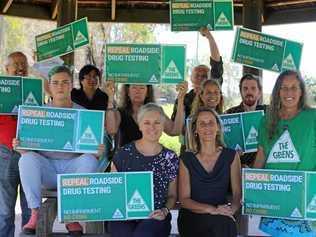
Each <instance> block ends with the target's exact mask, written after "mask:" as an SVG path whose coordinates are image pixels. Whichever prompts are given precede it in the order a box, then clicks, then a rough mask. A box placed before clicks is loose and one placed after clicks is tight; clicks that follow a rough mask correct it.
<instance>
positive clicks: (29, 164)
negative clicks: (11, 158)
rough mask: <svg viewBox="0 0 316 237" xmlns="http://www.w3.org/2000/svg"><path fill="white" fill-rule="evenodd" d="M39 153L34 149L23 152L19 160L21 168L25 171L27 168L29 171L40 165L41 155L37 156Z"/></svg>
mask: <svg viewBox="0 0 316 237" xmlns="http://www.w3.org/2000/svg"><path fill="white" fill-rule="evenodd" d="M37 156H38V155H37V153H36V152H34V151H29V152H26V153H23V154H22V155H21V157H20V160H19V169H20V171H22V172H23V170H27V171H28V172H29V171H30V169H34V167H36V166H37V165H38V162H39V160H38V159H39V157H37Z"/></svg>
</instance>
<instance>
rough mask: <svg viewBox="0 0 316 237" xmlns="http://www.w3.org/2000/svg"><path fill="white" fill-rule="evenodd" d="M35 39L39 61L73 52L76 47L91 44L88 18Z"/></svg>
mask: <svg viewBox="0 0 316 237" xmlns="http://www.w3.org/2000/svg"><path fill="white" fill-rule="evenodd" d="M35 41H36V54H37V60H38V61H43V60H47V59H49V58H52V57H56V56H62V55H65V54H68V53H71V52H73V51H74V50H75V49H77V48H79V47H81V46H84V45H87V44H89V33H88V21H87V18H82V19H80V20H78V21H74V22H72V23H70V24H67V25H64V26H61V27H58V28H57V29H55V30H52V31H49V32H46V33H44V34H40V35H37V36H36V37H35Z"/></svg>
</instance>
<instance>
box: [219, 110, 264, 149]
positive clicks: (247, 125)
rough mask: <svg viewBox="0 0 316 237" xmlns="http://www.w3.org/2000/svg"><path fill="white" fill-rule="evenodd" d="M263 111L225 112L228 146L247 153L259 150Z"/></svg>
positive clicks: (223, 122)
mask: <svg viewBox="0 0 316 237" xmlns="http://www.w3.org/2000/svg"><path fill="white" fill-rule="evenodd" d="M262 116H263V111H253V112H244V113H236V114H223V115H220V119H221V121H222V124H223V130H224V140H225V143H226V145H227V146H228V147H230V148H232V149H235V150H241V151H243V152H245V153H248V152H254V151H256V150H257V145H258V141H257V137H258V128H259V124H260V120H261V118H262Z"/></svg>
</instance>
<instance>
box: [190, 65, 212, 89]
mask: <svg viewBox="0 0 316 237" xmlns="http://www.w3.org/2000/svg"><path fill="white" fill-rule="evenodd" d="M208 73H209V68H208V67H206V66H197V67H195V68H194V69H193V72H192V76H191V82H192V87H193V88H194V91H195V92H196V93H197V94H199V93H200V88H201V84H202V82H203V81H205V80H206V79H207V78H208Z"/></svg>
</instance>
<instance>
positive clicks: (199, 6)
mask: <svg viewBox="0 0 316 237" xmlns="http://www.w3.org/2000/svg"><path fill="white" fill-rule="evenodd" d="M170 19H171V30H172V31H198V30H199V29H200V28H201V27H207V28H208V29H209V30H232V29H233V26H234V8H233V1H232V0H171V2H170Z"/></svg>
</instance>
